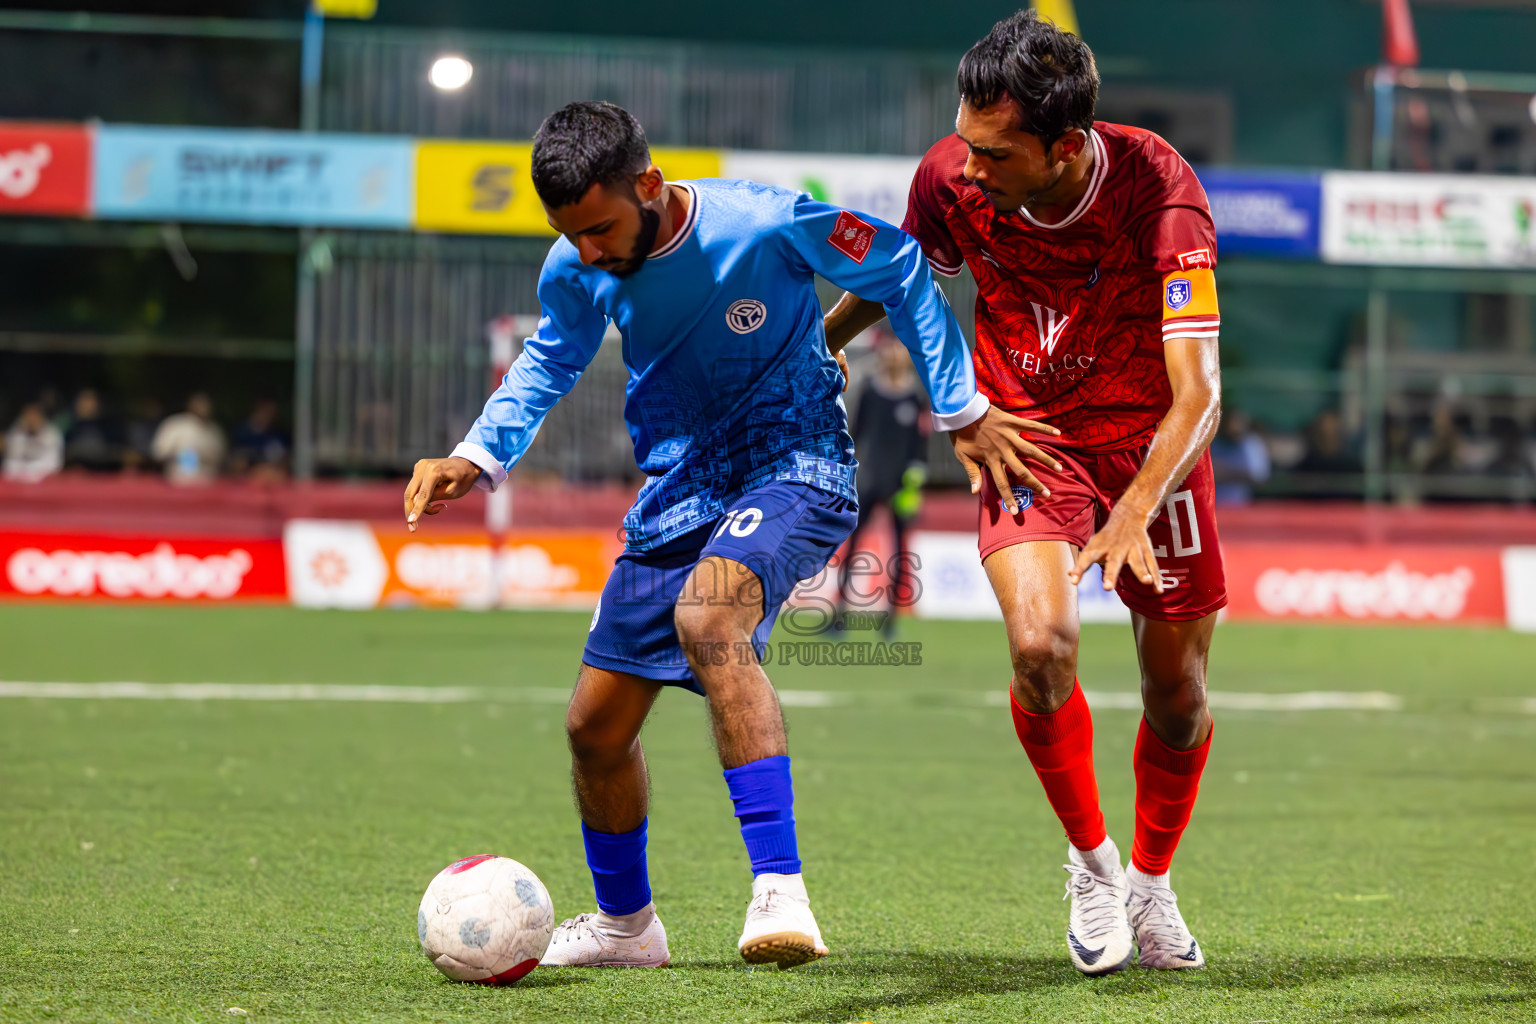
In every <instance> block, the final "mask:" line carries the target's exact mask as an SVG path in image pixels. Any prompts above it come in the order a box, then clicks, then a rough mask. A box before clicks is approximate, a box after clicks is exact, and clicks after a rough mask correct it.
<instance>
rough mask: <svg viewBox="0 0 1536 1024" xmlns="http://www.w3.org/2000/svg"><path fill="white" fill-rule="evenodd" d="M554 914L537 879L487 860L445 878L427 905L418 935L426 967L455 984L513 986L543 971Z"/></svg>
mask: <svg viewBox="0 0 1536 1024" xmlns="http://www.w3.org/2000/svg"><path fill="white" fill-rule="evenodd" d="M554 930H555V906H554V904H553V903H552V902H551V901H550V898H549V890H548V889H545V888H544V883H543V882H541V881H539V878H538V876H537V875H535V874H534V873H533V872H532V871H529V870H528V869H527V868H525V867H523V866H522V865H521V864H519V863H518V862H517V861H515V860H510V859H508V858H506V857H497V856H496V855H494V854H490V853H485V854H481V855H480V856H478V857H465V858H464V859H463V860H460V861H455V862H454V863H452V864H450V865H448V866H447V867H446V868H444V869H443V870H442V871H440V872H438V875H437V877H436V878H434V879H432V884H431V885H429V886H427V892H426V895H425V896H423V897H422V898H421V909H420V910H419V911H418V912H417V914H416V935H417V937H418V938H419V939H420V940H421V951H422V952H423V953H425V954H426V955H427V959H428V960H431V961H432V963H433V964H434V965H435V966H436V967H437V969H438V970H440V971H442V972H443V973H444V974H446V975H448V977H450V978H452V979H453V980H454V981H475V982H479V983H480V984H482V985H510V984H512V983H513V982H514V981H517V980H518V979H519V978H521V977H522V976H523V975H525V974H527V973H528V972H529V971H531V970H533V969H534V968H535V967H537V966H538V965H539V959H540V958H541V957H543V955H544V951H545V950H546V949H548V948H549V937H550V935H552V934H553V933H554Z"/></svg>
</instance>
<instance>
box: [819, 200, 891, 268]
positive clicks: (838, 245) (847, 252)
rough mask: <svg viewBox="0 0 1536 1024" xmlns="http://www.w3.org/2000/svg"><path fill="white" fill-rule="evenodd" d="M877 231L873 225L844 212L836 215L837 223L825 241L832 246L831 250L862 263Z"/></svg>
mask: <svg viewBox="0 0 1536 1024" xmlns="http://www.w3.org/2000/svg"><path fill="white" fill-rule="evenodd" d="M879 230H880V229H879V228H877V227H875V226H874V225H873V224H868V223H866V222H864V221H862V220H860V219H859V218H858V217H857V216H855V215H854V214H852V213H849V212H848V211H847V210H844V211H843V212H842V213H840V214H838V215H837V223H836V224H835V225H834V226H833V228H832V234H830V235H828V236H827V241H828V242H830V243H831V244H832V248H834V249H836V250H837V251H838V252H840V253H842V254H843V255H844V256H847V257H848V258H849V259H851V260H853V262H855V263H863V262H864V257H865V256H868V255H869V247H870V246H871V245H874V243H875V234H876V233H877V232H878V231H879Z"/></svg>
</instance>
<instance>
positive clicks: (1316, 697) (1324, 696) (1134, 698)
mask: <svg viewBox="0 0 1536 1024" xmlns="http://www.w3.org/2000/svg"><path fill="white" fill-rule="evenodd" d="M1083 696H1084V697H1086V698H1087V699H1088V706H1089V707H1091V708H1097V709H1099V710H1109V711H1140V710H1141V694H1139V693H1126V692H1124V691H1116V692H1103V691H1098V690H1084V691H1083ZM1205 699H1206V703H1208V704H1209V705H1210V706H1211V707H1213V708H1216V709H1218V710H1221V711H1401V710H1403V698H1401V697H1399V696H1397V695H1396V694H1393V693H1382V692H1381V691H1380V690H1368V691H1365V692H1350V691H1347V690H1309V691H1305V692H1302V693H1224V692H1223V691H1221V690H1210V691H1208V692H1207V693H1206V695H1205ZM984 703H985V704H986V705H987V706H988V707H999V708H1000V707H1006V706H1007V705H1008V694H1007V693H1006V692H1004V693H995V692H989V693H988V694H987V695H986V699H985V701H984ZM1532 705H1533V706H1532V709H1531V710H1532V712H1533V713H1536V701H1533V702H1532Z"/></svg>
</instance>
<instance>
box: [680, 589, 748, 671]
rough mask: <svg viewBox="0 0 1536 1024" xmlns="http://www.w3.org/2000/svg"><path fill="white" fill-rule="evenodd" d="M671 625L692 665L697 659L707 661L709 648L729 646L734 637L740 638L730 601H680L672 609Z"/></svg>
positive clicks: (697, 661) (711, 649)
mask: <svg viewBox="0 0 1536 1024" xmlns="http://www.w3.org/2000/svg"><path fill="white" fill-rule="evenodd" d="M672 625H673V627H674V628H675V629H676V630H677V639H678V643H680V644H681V645H682V648H683V654H684V655H685V656H687V658H688V661H689V663H690V664H693V665H697V664H698V663H699V662H700V661H703V662H704V663H709V662H710V661H711V657H710V654H709V652H712V651H714V650H715V649H717V648H720V649H729V647H730V645H731V644H732V642H733V641H736V640H739V639H740V636H739V634H740V632H741V631H740V629H739V627H738V626H737V623H736V608H735V607H734V606H733V605H726V604H710V603H709V602H700V603H688V604H683V603H679V604H678V606H677V608H676V610H675V611H673V613H672Z"/></svg>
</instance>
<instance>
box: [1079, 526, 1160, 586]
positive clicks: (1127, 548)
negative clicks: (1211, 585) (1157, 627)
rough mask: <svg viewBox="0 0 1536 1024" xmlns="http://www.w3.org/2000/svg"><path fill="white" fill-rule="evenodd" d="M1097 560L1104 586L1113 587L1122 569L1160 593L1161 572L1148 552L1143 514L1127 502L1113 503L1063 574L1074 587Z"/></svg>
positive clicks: (1150, 550)
mask: <svg viewBox="0 0 1536 1024" xmlns="http://www.w3.org/2000/svg"><path fill="white" fill-rule="evenodd" d="M1095 562H1098V563H1100V564H1102V565H1103V566H1104V589H1105V590H1114V589H1115V582H1116V581H1117V580H1118V579H1119V578H1120V570H1121V569H1122V568H1126V569H1130V570H1131V573H1132V575H1134V576H1135V577H1136V578H1137V579H1138V580H1141V582H1143V583H1146V584H1150V585H1151V587H1152V589H1153V590H1154V591H1156V592H1157V593H1159V594H1161V593H1162V592H1163V575H1162V573H1161V572H1160V571H1159V570H1158V567H1157V555H1155V554H1153V552H1152V538H1150V537H1148V536H1147V517H1146V515H1144V514H1141V513H1138V512H1137V511H1136V510H1134V509H1132V508H1131V507H1130V506H1129V505H1116V506H1115V508H1114V510H1113V511H1112V512H1110V514H1109V521H1108V522H1106V523H1105V524H1104V528H1103V529H1102V530H1100V531H1099V532H1098V533H1096V534H1094V535H1093V536H1092V537H1091V538H1089V540H1088V543H1087V545H1086V546H1085V547H1084V548H1083V550H1082V551H1081V552H1080V553H1079V554H1078V556H1077V561H1076V562H1075V563H1073V565H1072V569H1071V571H1070V572H1068V573H1067V578H1068V579H1070V580H1071V581H1072V585H1073V586H1074V587H1075V586H1077V584H1078V583H1079V582H1080V581H1081V580H1082V578H1083V573H1085V572H1087V571H1088V567H1089V566H1090V565H1092V564H1093V563H1095Z"/></svg>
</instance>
